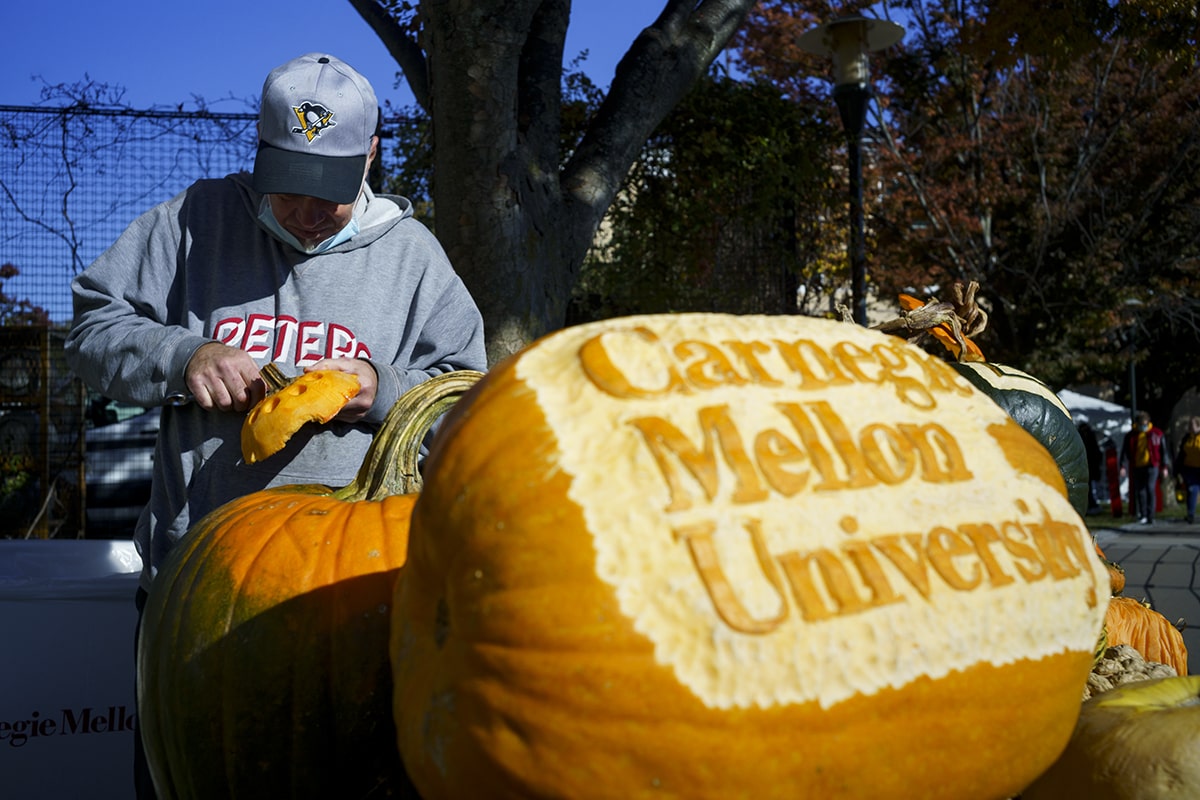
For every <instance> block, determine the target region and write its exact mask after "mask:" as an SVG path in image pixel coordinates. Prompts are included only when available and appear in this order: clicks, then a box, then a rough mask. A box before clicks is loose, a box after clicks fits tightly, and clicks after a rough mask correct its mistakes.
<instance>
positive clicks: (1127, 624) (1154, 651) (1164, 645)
mask: <svg viewBox="0 0 1200 800" xmlns="http://www.w3.org/2000/svg"><path fill="white" fill-rule="evenodd" d="M1104 627H1105V630H1106V631H1107V633H1108V644H1109V646H1110V647H1112V646H1114V645H1118V644H1127V645H1129V646H1130V647H1132V648H1134V649H1135V650H1137V651H1138V652H1139V653H1141V654H1142V657H1143V658H1145V659H1146V660H1147V661H1155V662H1158V663H1160V664H1167V665H1169V666H1171V667H1172V668H1173V669H1174V670H1175V673H1176V674H1178V675H1187V674H1188V652H1187V645H1186V644H1185V643H1184V641H1183V634H1182V633H1180V632H1179V629H1178V628H1176V627H1175V626H1174V625H1172V624H1171V622H1170V620H1168V619H1167V618H1166V617H1164V616H1163V615H1162V614H1160V613H1159V612H1158V611H1155V610H1154V609H1153V608H1151V607H1150V604H1149V603H1142V602H1139V601H1137V600H1134V599H1133V598H1132V597H1114V598H1113V599H1112V600H1110V601H1109V604H1108V611H1107V613H1106V614H1105V615H1104Z"/></svg>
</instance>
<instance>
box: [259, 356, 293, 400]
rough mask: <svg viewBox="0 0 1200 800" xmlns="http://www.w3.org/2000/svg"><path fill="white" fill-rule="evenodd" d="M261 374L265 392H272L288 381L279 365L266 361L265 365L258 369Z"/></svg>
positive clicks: (285, 384)
mask: <svg viewBox="0 0 1200 800" xmlns="http://www.w3.org/2000/svg"><path fill="white" fill-rule="evenodd" d="M258 374H259V375H261V376H262V379H263V382H264V383H265V384H267V394H273V393H274V392H278V391H279V390H280V389H282V388H284V387H285V386H287V385H288V383H290V381H289V380H288V377H287V376H286V375H284V374H283V372H282V371H281V370H280V369H279V367H277V366H275V365H274V364H271V363H268V364H267V365H266V366H265V367H263V368H262V369H260V370H259V371H258Z"/></svg>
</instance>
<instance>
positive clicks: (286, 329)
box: [213, 314, 371, 367]
mask: <svg viewBox="0 0 1200 800" xmlns="http://www.w3.org/2000/svg"><path fill="white" fill-rule="evenodd" d="M213 338H214V339H216V340H217V341H218V342H221V343H222V344H227V345H230V346H231V347H238V348H241V349H242V350H245V351H246V352H247V353H249V354H250V355H252V356H254V357H255V358H256V359H260V360H265V359H270V360H272V361H289V360H290V361H293V362H294V363H295V364H296V366H298V367H307V366H309V365H311V364H315V363H316V362H318V361H320V360H321V359H322V358H370V357H371V349H370V348H369V347H367V345H366V344H365V343H364V342H362V341H361V340H359V338H358V337H357V336H355V335H354V331H352V330H351V329H350V328H347V327H346V326H345V325H339V324H337V323H336V322H328V323H326V322H318V321H316V320H297V319H296V318H295V317H288V316H279V317H273V316H271V315H269V314H250V315H249V316H247V317H245V318H244V319H243V318H240V317H226V318H225V319H221V320H218V321H217V324H216V327H215V329H214V330H213Z"/></svg>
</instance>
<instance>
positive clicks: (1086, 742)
mask: <svg viewBox="0 0 1200 800" xmlns="http://www.w3.org/2000/svg"><path fill="white" fill-rule="evenodd" d="M1074 797H1080V798H1087V799H1088V800H1134V798H1136V800H1181V799H1182V798H1193V797H1200V676H1196V675H1191V676H1186V677H1184V676H1179V677H1171V678H1157V679H1153V680H1143V681H1136V682H1134V683H1128V684H1126V685H1124V686H1119V687H1117V688H1116V689H1112V690H1110V691H1107V692H1104V693H1103V694H1099V695H1096V696H1095V697H1092V698H1091V699H1089V700H1088V701H1087V702H1085V703H1084V704H1083V706H1082V708H1081V709H1080V713H1079V721H1078V722H1077V724H1076V726H1075V731H1074V733H1073V734H1072V735H1071V740H1070V742H1069V743H1068V744H1067V747H1066V749H1065V750H1064V751H1063V753H1062V755H1061V756H1059V758H1058V760H1057V761H1055V762H1054V764H1053V766H1051V767H1050V769H1048V770H1046V772H1045V773H1044V774H1042V775H1041V776H1039V777H1038V779H1037V780H1036V781H1034V783H1033V784H1032V785H1031V786H1029V787H1027V788H1026V789H1025V790H1024V791H1023V792H1022V793H1021V798H1022V800H1063V799H1064V798H1074Z"/></svg>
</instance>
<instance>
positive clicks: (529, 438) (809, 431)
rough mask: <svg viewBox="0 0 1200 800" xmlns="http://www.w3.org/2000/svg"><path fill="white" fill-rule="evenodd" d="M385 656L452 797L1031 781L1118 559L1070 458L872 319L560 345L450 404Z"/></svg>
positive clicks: (929, 798)
mask: <svg viewBox="0 0 1200 800" xmlns="http://www.w3.org/2000/svg"><path fill="white" fill-rule="evenodd" d="M424 478H425V484H424V488H423V490H422V493H421V496H420V498H419V499H418V500H417V503H416V505H415V507H414V509H413V518H412V527H411V536H410V550H409V561H408V563H407V564H406V566H405V568H404V570H403V571H402V573H401V575H400V577H399V578H398V580H397V583H396V600H395V606H396V611H395V613H394V614H393V617H392V620H393V632H392V638H391V644H390V647H391V653H392V663H393V669H394V676H395V677H394V685H395V687H396V688H395V700H394V709H395V710H394V713H395V719H396V725H397V733H398V739H399V747H400V750H401V752H402V754H403V758H404V761H405V765H406V768H407V769H408V770H409V773H410V775H411V776H412V779H413V782H414V785H415V786H416V787H417V789H418V791H419V792H420V793H421V795H422V796H423V797H424V798H426V800H442V799H443V798H446V799H452V798H465V797H471V798H480V800H482V799H483V798H491V797H506V798H507V797H598V796H603V797H622V798H624V797H643V796H646V797H648V796H651V795H653V796H655V797H661V798H686V799H687V800H705V799H706V798H728V797H745V798H755V799H756V800H770V798H789V799H790V798H794V797H798V796H809V797H837V798H842V799H843V800H848V799H852V798H870V799H871V800H886V798H904V800H909V799H910V798H916V797H919V798H922V800H952V799H958V798H962V799H963V800H967V799H968V798H969V800H983V798H1004V797H1009V796H1011V795H1012V794H1014V793H1015V792H1017V791H1019V790H1020V789H1021V788H1022V787H1023V786H1025V785H1027V784H1028V782H1029V781H1031V780H1032V779H1033V778H1034V777H1035V776H1036V775H1037V774H1039V773H1040V772H1041V771H1043V770H1044V769H1045V768H1046V767H1048V766H1049V764H1050V763H1051V762H1052V761H1053V759H1054V756H1055V755H1056V754H1057V753H1058V752H1059V751H1061V749H1062V748H1063V747H1064V746H1065V744H1066V742H1067V739H1068V738H1069V736H1070V732H1071V729H1072V727H1073V725H1074V722H1075V719H1076V717H1077V716H1078V713H1079V702H1080V696H1081V694H1082V690H1083V687H1084V685H1085V682H1086V679H1087V676H1088V674H1089V671H1090V669H1091V666H1092V663H1093V658H1094V653H1093V651H1094V648H1095V646H1096V637H1097V635H1098V633H1099V632H1100V630H1101V625H1102V619H1103V615H1104V603H1105V601H1106V600H1107V597H1108V588H1109V582H1108V576H1107V574H1106V572H1105V571H1104V568H1103V566H1102V565H1101V563H1100V561H1099V559H1098V558H1097V557H1096V555H1095V553H1094V550H1093V548H1092V545H1091V539H1090V535H1089V534H1088V531H1087V529H1086V526H1085V525H1084V524H1083V521H1082V520H1081V519H1080V518H1079V516H1078V515H1077V514H1076V513H1075V511H1074V510H1073V509H1072V507H1071V506H1070V504H1069V503H1068V501H1067V500H1066V498H1065V496H1064V493H1063V489H1062V479H1061V476H1060V474H1059V471H1058V468H1057V466H1056V464H1055V463H1054V461H1053V459H1052V458H1051V457H1050V455H1049V453H1048V452H1047V451H1046V450H1045V448H1043V447H1042V446H1041V445H1040V444H1039V443H1038V442H1037V441H1035V440H1034V439H1033V438H1032V437H1031V436H1030V435H1029V434H1028V433H1026V432H1025V431H1024V430H1023V429H1022V428H1021V427H1020V426H1019V425H1017V424H1016V423H1015V422H1014V421H1013V420H1012V418H1011V417H1010V416H1009V415H1007V414H1006V413H1005V412H1004V411H1002V410H1001V409H1000V408H999V407H997V406H996V404H995V403H993V402H992V401H991V400H990V399H988V398H987V397H986V396H985V395H983V394H982V393H981V392H979V391H977V390H975V389H974V388H973V387H972V386H971V385H970V384H969V383H967V382H966V381H964V380H962V379H961V378H960V377H959V376H958V374H957V373H956V372H955V371H954V370H953V369H951V368H950V367H949V366H948V365H946V364H945V362H944V361H942V360H941V359H939V358H936V357H934V356H932V355H930V354H928V353H925V352H924V351H922V350H921V349H920V348H917V347H914V346H912V345H910V344H908V343H906V342H904V341H901V340H900V339H898V338H896V337H892V336H885V335H884V334H882V333H879V332H877V331H871V330H868V329H866V328H863V327H861V326H857V325H847V324H845V323H840V322H833V321H828V320H818V319H812V318H797V317H738V316H731V315H718V314H677V315H663V316H645V317H632V318H622V319H611V320H605V321H603V322H597V323H592V324H588V325H581V326H578V327H574V328H567V329H565V330H562V331H559V332H557V333H554V334H551V335H550V336H547V337H545V338H543V339H541V340H540V341H538V342H536V343H534V344H533V345H531V346H530V347H528V348H526V349H525V350H523V351H521V352H520V353H519V354H517V355H515V356H513V357H512V358H509V359H507V360H506V361H504V362H502V363H501V364H499V365H497V366H496V367H494V368H493V369H492V370H491V371H490V372H489V374H488V376H487V377H486V378H484V379H483V381H481V382H480V384H479V385H478V386H477V387H476V389H475V390H474V391H472V392H471V394H470V395H469V396H467V397H464V398H463V399H462V400H461V401H460V402H459V403H458V404H457V405H456V406H455V407H454V408H453V409H452V410H451V411H450V412H449V414H448V415H447V418H446V420H445V421H444V423H443V426H442V428H441V429H440V431H439V434H438V439H437V441H436V442H435V444H434V446H433V448H432V450H431V452H430V455H429V458H428V459H427V461H426V467H425V473H424Z"/></svg>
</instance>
